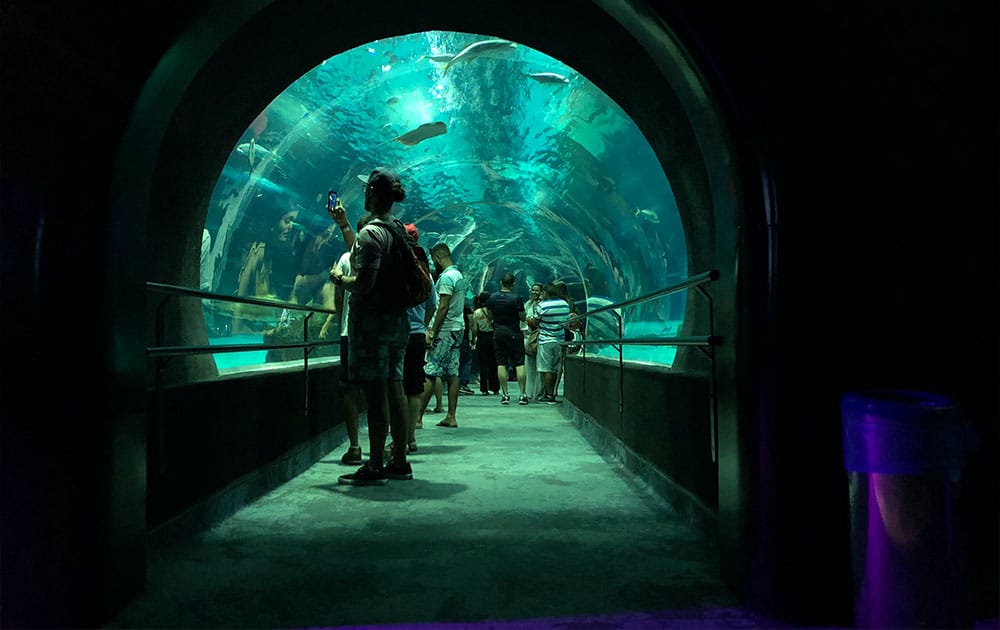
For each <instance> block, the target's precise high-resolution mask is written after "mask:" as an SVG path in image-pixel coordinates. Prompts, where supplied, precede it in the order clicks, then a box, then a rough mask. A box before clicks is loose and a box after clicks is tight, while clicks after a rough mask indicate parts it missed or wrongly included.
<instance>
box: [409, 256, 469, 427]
mask: <svg viewBox="0 0 1000 630" xmlns="http://www.w3.org/2000/svg"><path fill="white" fill-rule="evenodd" d="M431 261H432V262H433V263H434V268H435V269H437V270H438V279H437V284H436V285H435V286H434V291H435V293H437V294H438V307H437V311H436V312H435V313H434V319H433V321H432V322H431V324H430V325H429V326H428V328H427V348H428V349H429V350H428V352H427V363H426V365H425V366H424V372H426V373H427V376H428V378H429V379H430V380H428V382H427V386H426V387H425V389H424V399H423V402H422V404H421V406H420V409H421V416H422V415H423V410H424V409H426V408H427V401H429V400H430V397H431V395H432V394H433V392H434V383H435V381H436V380H437V379H438V378H447V379H448V413H447V415H445V418H444V420H442V421H441V422H438V426H439V427H448V428H452V429H453V428H455V427H457V426H458V421H457V420H456V417H455V414H456V413H457V411H458V389H459V359H460V356H461V345H462V337H463V334H462V333H463V331H464V329H465V294H466V292H467V291H468V288H469V282H468V280H466V279H465V276H463V275H462V272H461V271H460V270H459V269H458V267H456V266H455V263H454V262H453V261H452V259H451V248H449V247H448V245H447V244H445V243H438V244H437V245H435V246H434V247H432V248H431Z"/></svg>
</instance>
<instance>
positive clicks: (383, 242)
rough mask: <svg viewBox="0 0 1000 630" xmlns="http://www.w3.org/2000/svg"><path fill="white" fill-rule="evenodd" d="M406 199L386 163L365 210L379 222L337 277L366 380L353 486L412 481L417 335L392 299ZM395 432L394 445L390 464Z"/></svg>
mask: <svg viewBox="0 0 1000 630" xmlns="http://www.w3.org/2000/svg"><path fill="white" fill-rule="evenodd" d="M405 198H406V192H405V191H404V190H403V185H402V184H401V183H400V181H399V177H398V176H397V175H396V174H395V173H393V172H392V171H391V170H389V169H387V168H384V167H379V168H376V169H375V170H373V171H372V172H371V174H370V175H369V176H368V181H367V183H366V184H365V210H367V211H368V212H370V213H371V214H372V220H371V221H369V222H368V224H367V225H365V226H364V227H363V228H362V229H361V231H360V232H359V233H358V235H357V239H356V241H355V243H354V247H353V248H352V251H351V272H352V273H353V274H354V275H344V273H343V272H342V271H341V269H340V268H339V267H334V268H333V269H332V270H331V271H330V280H331V281H332V282H333V283H334V284H336V285H338V286H342V287H343V288H344V290H345V291H347V292H348V293H349V294H350V305H351V307H350V313H349V328H348V338H349V342H350V346H349V348H348V369H349V372H350V380H351V382H354V383H358V384H360V385H361V388H362V389H363V391H364V393H365V400H366V402H367V403H368V446H369V449H368V455H369V459H368V461H367V462H366V463H364V464H363V465H362V466H361V468H359V469H358V470H357V472H354V473H351V474H348V475H341V476H340V478H339V479H338V482H339V483H341V484H346V485H354V486H376V485H385V484H386V483H387V482H388V480H389V479H399V480H404V479H412V478H413V469H412V468H411V466H410V464H409V462H407V461H406V442H407V440H406V437H407V436H406V433H407V424H408V422H407V404H406V396H405V395H404V394H403V384H402V381H403V361H404V355H405V352H406V344H407V341H408V339H409V335H410V324H409V320H408V317H407V314H406V308H405V307H403V306H395V304H396V303H397V302H396V301H395V300H391V299H387V298H388V297H389V296H390V294H391V291H392V289H393V284H394V283H393V282H392V278H393V275H394V274H396V273H398V272H397V270H395V269H393V268H392V265H393V264H394V263H393V257H392V256H391V251H392V245H393V239H394V238H396V235H395V234H394V233H393V230H392V228H391V227H390V226H391V225H392V222H393V221H394V220H395V218H394V217H393V216H392V206H393V204H394V203H396V202H398V201H403V200H404V199H405ZM390 430H391V432H392V438H393V443H394V445H395V448H394V449H393V452H392V456H391V458H390V461H389V462H388V463H387V462H385V453H384V450H385V443H386V439H387V437H388V433H389V431H390Z"/></svg>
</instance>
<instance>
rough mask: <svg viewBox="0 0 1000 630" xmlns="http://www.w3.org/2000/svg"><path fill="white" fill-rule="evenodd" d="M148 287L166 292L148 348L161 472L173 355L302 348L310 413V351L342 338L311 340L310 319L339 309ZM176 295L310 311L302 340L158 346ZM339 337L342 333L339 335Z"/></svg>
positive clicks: (163, 286)
mask: <svg viewBox="0 0 1000 630" xmlns="http://www.w3.org/2000/svg"><path fill="white" fill-rule="evenodd" d="M146 289H147V290H148V291H150V292H153V293H161V294H164V295H166V296H167V297H166V298H164V299H163V300H162V301H161V302H160V304H159V305H158V306H157V309H156V341H157V345H156V346H154V347H151V348H146V356H147V357H149V358H151V359H155V360H156V384H155V390H154V391H155V403H154V407H153V409H154V414H155V418H154V424H155V425H156V427H157V431H158V433H159V436H160V440H159V450H160V453H159V461H160V474H161V475H162V474H165V473H166V466H167V452H166V439H165V435H166V423H165V418H164V413H163V409H162V406H163V371H164V367H165V366H166V363H167V362H168V361H169V360H170V359H171V358H173V357H178V356H188V355H200V354H218V353H226V352H247V351H255V350H261V349H267V350H283V349H295V348H301V349H302V374H303V383H302V389H303V393H302V413H303V416H304V417H308V416H309V353H310V352H312V350H314V349H315V348H319V347H324V346H331V345H336V344H339V343H340V340H339V338H338V339H337V340H334V341H309V320H310V319H311V318H312V316H313V315H314V314H316V313H326V314H329V315H336V314H337V311H334V310H331V309H327V308H319V307H315V306H306V305H303V304H295V303H292V302H285V301H282V300H266V299H260V298H252V297H244V296H238V295H221V294H217V293H209V292H206V291H201V290H199V289H191V288H189V287H181V286H176V285H171V284H163V283H160V282H146ZM174 296H182V297H192V298H199V299H202V300H216V301H221V302H235V303H237V304H252V305H254V306H264V307H267V308H281V309H286V310H289V311H307V312H308V313H309V314H308V315H306V316H305V318H304V319H303V326H302V337H303V339H302V342H301V343H282V344H264V343H259V344H227V345H220V346H163V345H159V344H161V343H162V340H163V336H164V330H163V328H164V318H163V307H164V306H166V304H167V302H168V301H169V300H170V299H171V298H172V297H174ZM338 337H339V336H338Z"/></svg>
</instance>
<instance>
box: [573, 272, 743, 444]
mask: <svg viewBox="0 0 1000 630" xmlns="http://www.w3.org/2000/svg"><path fill="white" fill-rule="evenodd" d="M718 279H719V271H718V270H717V269H712V270H709V271H706V272H704V273H700V274H697V275H694V276H690V277H689V278H687V279H686V280H684V281H682V282H678V283H677V284H674V285H671V286H669V287H664V288H662V289H658V290H656V291H653V292H652V293H647V294H646V295H640V296H639V297H635V298H632V299H630V300H625V301H624V302H618V303H617V304H608V305H606V306H602V307H600V308H595V309H593V310H590V309H588V310H587V312H585V313H580V314H578V315H574V316H572V317H570V319H569V320H568V321H567V322H566V323H565V324H564V325H563V327H564V328H567V329H569V328H570V325H571V324H573V323H574V322H579V321H582V320H584V319H586V318H588V317H592V316H594V315H599V314H601V313H607V312H609V311H610V312H611V314H612V315H613V316H614V317H615V319H616V320H617V322H618V339H595V340H588V339H587V338H586V335H587V329H586V327H585V328H584V329H583V336H584V337H583V339H574V340H572V341H563V342H560V345H562V346H582V350H583V360H584V361H586V360H587V346H599V345H610V346H613V347H614V348H615V349H616V350H618V390H619V391H618V415H619V422H620V423H621V424H622V425H624V422H625V358H624V352H623V351H622V348H623V347H624V346H640V345H642V346H694V347H697V348H698V349H699V350H701V351H702V352H704V353H705V354H706V355H707V356H708V358H709V361H710V362H711V364H712V369H711V382H710V384H709V406H710V409H709V415H710V419H711V423H712V426H711V428H710V430H709V434H710V436H711V437H710V439H711V446H710V448H711V451H712V461H713V462H717V461H718V455H719V454H718V440H717V433H718V430H719V418H718V400H717V386H718V383H717V377H716V373H715V353H714V351H713V347H714V346H719V345H721V344H722V341H723V340H722V337H720V336H718V335H716V334H715V313H714V309H713V307H712V296H711V295H710V294H709V293H708V292H707V291H705V289H704V286H703V285H706V284H708V283H709V282H715V281H716V280H718ZM694 288H697V289H698V292H699V293H701V294H702V295H703V296H704V297H705V299H707V300H708V321H709V329H710V332H709V334H708V335H702V336H689V337H633V338H625V337H623V333H624V325H623V319H622V315H621V309H623V308H626V307H629V306H635V305H637V304H642V303H644V302H649V301H651V300H655V299H658V298H661V297H665V296H667V295H670V294H672V293H677V292H678V291H684V290H686V289H694ZM583 375H584V376H583V378H584V387H586V378H587V371H586V370H584V371H583Z"/></svg>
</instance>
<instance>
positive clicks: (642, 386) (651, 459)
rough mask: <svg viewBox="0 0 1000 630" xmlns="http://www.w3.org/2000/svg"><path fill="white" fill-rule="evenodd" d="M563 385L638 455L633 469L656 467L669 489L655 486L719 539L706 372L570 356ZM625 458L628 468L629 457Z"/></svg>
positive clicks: (577, 402) (578, 405)
mask: <svg viewBox="0 0 1000 630" xmlns="http://www.w3.org/2000/svg"><path fill="white" fill-rule="evenodd" d="M564 387H565V392H566V398H567V400H569V401H570V402H571V403H572V405H573V407H575V408H576V409H578V410H579V411H580V412H582V413H583V414H585V416H586V417H587V419H588V420H589V421H591V422H594V423H596V424H599V425H600V426H601V427H603V428H604V429H605V430H606V431H607V433H608V434H609V437H610V438H612V439H613V440H617V441H618V442H620V443H621V445H622V446H624V447H625V449H627V450H628V451H630V452H631V454H632V455H633V456H634V457H635V458H638V460H639V461H638V462H636V463H638V464H639V465H638V466H636V467H633V468H634V470H633V472H641V469H642V467H643V465H645V464H648V465H651V466H653V467H655V469H656V471H657V472H658V473H659V474H661V475H662V476H663V477H664V479H663V482H664V483H665V484H667V485H669V486H671V487H664V488H657V487H654V488H653V490H655V491H657V492H658V493H659V494H660V495H661V496H662V497H663V498H664V499H666V500H667V501H668V502H670V503H671V505H672V506H673V507H674V508H675V509H676V510H677V511H678V512H680V513H682V514H691V515H692V518H691V519H689V521H690V522H691V524H692V525H695V526H697V527H698V528H700V529H702V530H710V531H703V533H704V534H705V535H706V536H707V537H709V538H717V536H718V531H717V528H718V510H719V506H718V497H719V488H718V483H719V474H718V467H717V465H716V463H715V461H713V455H712V449H713V446H714V445H713V442H712V439H713V438H712V434H711V431H712V430H713V425H712V422H713V421H712V415H711V404H710V397H709V391H710V384H709V377H708V375H705V374H693V373H682V372H675V371H672V370H670V369H669V368H666V367H660V366H648V365H638V364H634V363H631V364H630V363H626V364H625V367H624V369H620V368H619V366H618V362H617V361H613V360H608V359H593V358H588V359H584V358H582V357H580V356H573V357H568V358H567V359H566V364H565V381H564ZM619 400H621V401H622V407H621V409H619V406H618V401H619ZM610 450H611V451H614V450H615V449H614V446H613V445H612V446H610ZM622 459H623V460H624V462H623V463H625V464H626V466H628V460H629V459H630V457H629V456H625V457H622Z"/></svg>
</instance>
